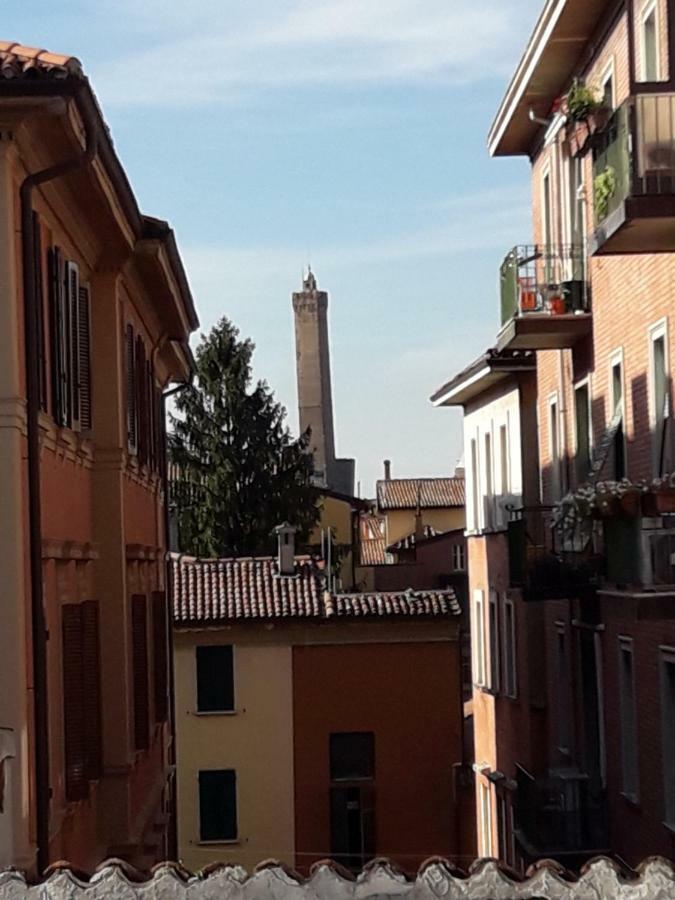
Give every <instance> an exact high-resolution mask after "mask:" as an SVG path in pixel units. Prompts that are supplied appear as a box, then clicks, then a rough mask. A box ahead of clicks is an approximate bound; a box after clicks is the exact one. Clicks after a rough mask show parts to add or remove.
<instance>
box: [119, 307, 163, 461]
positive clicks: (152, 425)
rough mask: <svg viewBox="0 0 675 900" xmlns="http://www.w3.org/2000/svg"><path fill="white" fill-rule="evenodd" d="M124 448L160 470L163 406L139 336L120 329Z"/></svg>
mask: <svg viewBox="0 0 675 900" xmlns="http://www.w3.org/2000/svg"><path fill="white" fill-rule="evenodd" d="M124 367H125V383H126V388H125V394H126V422H127V449H128V451H129V453H132V454H134V455H135V456H136V457H137V458H138V462H139V463H140V464H141V465H148V466H149V467H150V468H151V469H156V470H159V471H163V466H164V459H163V453H164V407H163V403H162V395H161V391H160V390H159V389H158V388H157V386H156V385H155V376H154V370H153V367H152V362H151V360H150V359H148V356H147V354H146V350H145V342H144V341H143V338H142V337H141V336H140V335H138V334H136V333H135V332H134V326H133V325H131V324H130V323H128V324H127V325H126V327H125V329H124Z"/></svg>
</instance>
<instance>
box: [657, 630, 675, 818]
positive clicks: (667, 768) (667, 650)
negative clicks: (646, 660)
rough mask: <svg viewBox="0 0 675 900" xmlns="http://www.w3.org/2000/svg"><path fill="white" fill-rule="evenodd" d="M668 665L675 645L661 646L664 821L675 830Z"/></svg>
mask: <svg viewBox="0 0 675 900" xmlns="http://www.w3.org/2000/svg"><path fill="white" fill-rule="evenodd" d="M666 666H675V647H666V646H661V647H659V674H660V680H661V759H662V762H661V765H662V771H663V805H664V810H663V811H664V815H663V822H664V825H666V826H667V827H668V828H669V829H671V830H675V770H674V769H673V765H672V763H673V760H672V758H667V751H668V750H670V749H671V748H670V747H668V746H667V744H668V743H670V741H672V742H673V744H675V721H673V722H672V723H671V725H670V729H669V730H670V731H671V737H670V741H669V740H668V737H667V736H666V723H665V703H664V700H665V686H666V678H665V672H666ZM671 712H672V714H673V716H674V717H675V704H674V705H673V710H672V711H671ZM668 772H669V773H670V778H671V782H670V789H668V788H667V787H666V776H667V773H668ZM669 794H670V795H671V796H670V803H671V804H672V808H671V809H669V808H668V795H669Z"/></svg>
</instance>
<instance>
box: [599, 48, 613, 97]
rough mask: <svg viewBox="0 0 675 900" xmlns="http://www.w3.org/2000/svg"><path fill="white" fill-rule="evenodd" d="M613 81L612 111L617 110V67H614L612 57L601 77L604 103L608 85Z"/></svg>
mask: <svg viewBox="0 0 675 900" xmlns="http://www.w3.org/2000/svg"><path fill="white" fill-rule="evenodd" d="M608 81H611V83H612V92H611V97H610V100H611V102H610V107H609V108H610V109H616V77H615V66H614V57H613V56H610V58H609V60H608V61H607V63H606V64H605V67H604V69H603V70H602V73H601V75H600V90H601V91H602V99H603V101H604V99H605V96H606V93H607V91H606V85H607V82H608Z"/></svg>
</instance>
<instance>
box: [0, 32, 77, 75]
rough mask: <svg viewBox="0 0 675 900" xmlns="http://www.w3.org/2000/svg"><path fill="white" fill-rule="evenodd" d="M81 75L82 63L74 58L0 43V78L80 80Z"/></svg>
mask: <svg viewBox="0 0 675 900" xmlns="http://www.w3.org/2000/svg"><path fill="white" fill-rule="evenodd" d="M83 74H84V73H83V71H82V63H81V62H80V61H79V59H77V58H76V57H74V56H63V55H62V54H60V53H50V52H49V51H48V50H41V49H39V48H37V47H23V46H22V45H21V44H17V43H15V42H12V41H0V78H6V79H13V78H55V79H56V78H68V77H69V76H74V77H76V78H82V77H83Z"/></svg>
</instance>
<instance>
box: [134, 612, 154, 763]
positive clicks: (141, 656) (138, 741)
mask: <svg viewBox="0 0 675 900" xmlns="http://www.w3.org/2000/svg"><path fill="white" fill-rule="evenodd" d="M131 630H132V653H133V676H134V737H135V745H136V749H137V750H146V749H147V748H148V747H149V746H150V715H149V712H150V711H149V708H148V707H149V700H150V697H149V687H148V623H147V601H146V597H145V594H134V595H133V596H132V598H131Z"/></svg>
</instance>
